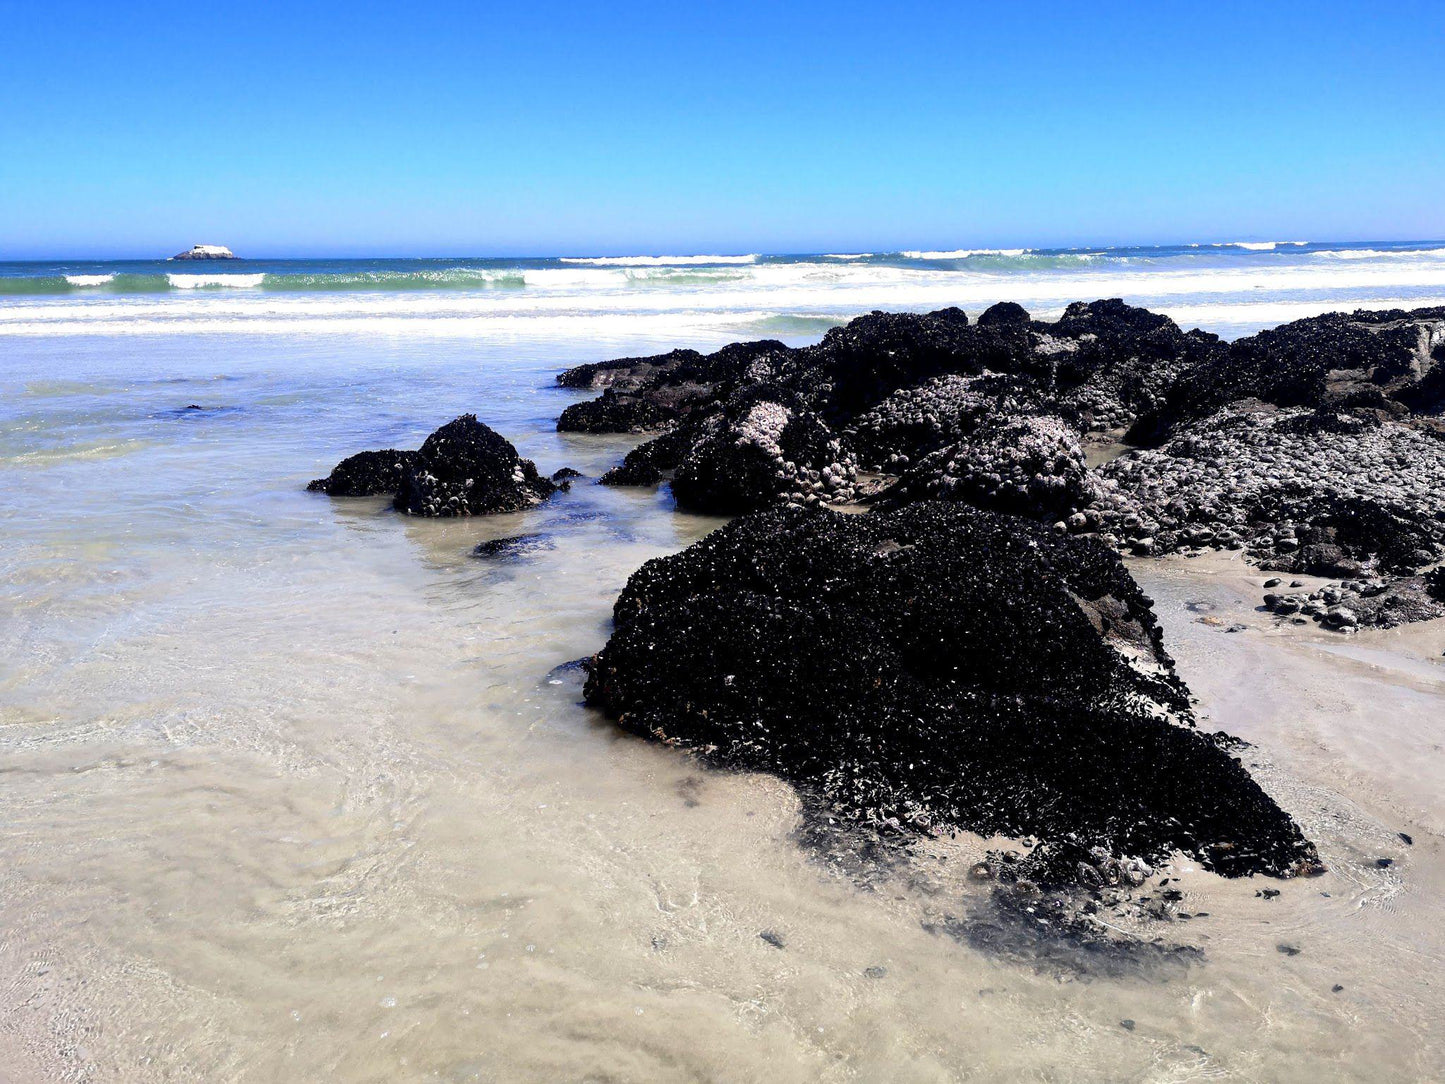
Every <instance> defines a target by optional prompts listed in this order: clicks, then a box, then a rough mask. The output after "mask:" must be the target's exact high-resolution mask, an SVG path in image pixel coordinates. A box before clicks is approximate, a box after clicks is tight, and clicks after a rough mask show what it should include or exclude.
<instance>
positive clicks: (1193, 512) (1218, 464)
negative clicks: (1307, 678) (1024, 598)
mask: <svg viewBox="0 0 1445 1084" xmlns="http://www.w3.org/2000/svg"><path fill="white" fill-rule="evenodd" d="M1098 474H1099V483H1100V486H1101V490H1100V495H1099V498H1098V500H1097V502H1096V504H1095V514H1096V517H1097V519H1096V523H1097V526H1098V528H1099V529H1101V530H1102V531H1104V532H1105V533H1106V534H1107V535H1109V536H1110V539H1109V540H1110V541H1114V542H1117V543H1121V544H1126V545H1129V546H1130V547H1131V548H1132V549H1133V550H1134V551H1135V552H1138V553H1144V554H1151V553H1171V552H1175V551H1178V550H1181V549H1188V548H1202V547H1230V548H1234V549H1240V548H1243V549H1245V550H1246V551H1247V553H1248V555H1249V556H1250V557H1251V558H1252V559H1253V560H1254V561H1255V562H1256V563H1258V564H1260V565H1261V566H1262V567H1265V568H1273V569H1281V570H1285V571H1290V572H1297V573H1300V572H1309V573H1315V574H1319V575H1325V576H1350V577H1360V576H1363V575H1365V574H1366V573H1367V572H1373V571H1380V572H1384V573H1388V574H1396V575H1401V574H1409V573H1413V572H1414V571H1416V570H1417V569H1419V568H1421V567H1423V566H1425V565H1428V564H1431V563H1432V562H1434V561H1437V560H1439V559H1440V557H1441V556H1445V484H1442V482H1441V479H1442V478H1445V437H1442V436H1440V435H1438V434H1435V433H1433V432H1431V431H1429V430H1424V429H1420V428H1417V427H1414V426H1410V425H1406V424H1402V423H1400V422H1396V421H1393V420H1383V421H1382V420H1381V419H1380V418H1379V417H1378V416H1376V415H1375V414H1373V413H1369V412H1365V413H1360V412H1354V411H1335V410H1327V409H1325V410H1305V409H1288V410H1281V409H1279V408H1276V407H1274V406H1272V405H1269V404H1264V403H1253V404H1238V405H1236V406H1235V407H1233V408H1230V409H1226V410H1222V411H1220V412H1218V413H1217V414H1215V415H1213V416H1212V417H1210V418H1208V419H1206V420H1205V421H1202V422H1198V423H1195V424H1193V425H1190V426H1186V427H1184V428H1183V429H1181V430H1180V432H1179V433H1178V435H1177V436H1175V437H1174V438H1173V439H1171V440H1169V441H1168V442H1167V443H1165V444H1164V445H1163V446H1162V447H1160V448H1158V449H1151V450H1141V451H1136V452H1131V453H1129V454H1127V455H1125V456H1122V457H1121V458H1119V459H1116V460H1115V461H1113V462H1112V463H1109V464H1108V465H1107V466H1105V467H1104V468H1102V470H1100V471H1099V472H1098ZM1091 518H1093V517H1091ZM1091 525H1092V524H1091Z"/></svg>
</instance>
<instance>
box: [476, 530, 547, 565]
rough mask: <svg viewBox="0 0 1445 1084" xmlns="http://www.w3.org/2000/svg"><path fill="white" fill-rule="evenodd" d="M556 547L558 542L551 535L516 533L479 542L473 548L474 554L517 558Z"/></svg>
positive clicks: (503, 558) (507, 558)
mask: <svg viewBox="0 0 1445 1084" xmlns="http://www.w3.org/2000/svg"><path fill="white" fill-rule="evenodd" d="M556 548H557V543H556V542H555V541H554V540H553V538H552V536H551V535H547V534H516V535H510V536H508V537H506V538H491V539H488V540H487V541H485V542H478V543H477V545H476V547H475V548H474V549H473V550H472V556H473V557H489V558H493V559H500V560H516V559H519V558H522V557H529V556H531V555H532V554H535V553H543V552H546V551H547V550H554V549H556Z"/></svg>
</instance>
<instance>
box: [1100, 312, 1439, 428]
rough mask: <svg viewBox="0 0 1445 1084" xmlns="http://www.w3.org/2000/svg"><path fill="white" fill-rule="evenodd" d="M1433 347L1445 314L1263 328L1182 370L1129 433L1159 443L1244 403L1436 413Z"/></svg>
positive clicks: (1358, 315)
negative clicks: (1181, 428) (1184, 426)
mask: <svg viewBox="0 0 1445 1084" xmlns="http://www.w3.org/2000/svg"><path fill="white" fill-rule="evenodd" d="M1432 341H1445V309H1442V308H1434V309H1417V310H1415V311H1413V312H1404V311H1401V310H1392V311H1388V312H1364V311H1361V312H1355V313H1338V312H1336V313H1328V314H1326V315H1324V316H1314V317H1310V318H1309V319H1306V320H1296V321H1295V322H1294V323H1291V324H1285V325H1283V326H1281V327H1277V328H1274V329H1272V330H1269V331H1261V332H1260V333H1259V334H1257V335H1250V336H1248V337H1247V338H1243V339H1239V340H1237V341H1236V342H1234V343H1232V344H1231V345H1230V346H1229V348H1228V349H1227V350H1224V351H1221V352H1219V353H1217V354H1216V355H1214V356H1212V357H1210V358H1208V359H1206V360H1204V361H1203V362H1201V363H1200V364H1198V365H1194V366H1191V367H1190V368H1188V369H1186V370H1185V371H1184V372H1183V373H1181V374H1180V375H1179V376H1178V378H1177V379H1176V380H1175V381H1174V382H1173V383H1172V384H1171V386H1170V387H1169V388H1168V389H1167V390H1166V391H1165V393H1164V395H1163V396H1162V398H1161V401H1160V403H1159V404H1158V406H1157V407H1156V408H1155V409H1153V410H1152V411H1149V412H1147V413H1146V414H1144V415H1143V416H1142V417H1140V419H1139V420H1138V422H1137V423H1136V424H1135V426H1134V428H1133V429H1132V430H1131V432H1130V434H1129V437H1130V440H1131V441H1134V442H1136V443H1143V444H1157V443H1160V442H1162V441H1163V440H1164V439H1166V438H1167V437H1168V436H1170V435H1171V433H1172V432H1173V431H1174V430H1175V429H1176V428H1177V427H1178V426H1180V425H1182V424H1184V423H1186V422H1189V421H1192V420H1197V419H1200V418H1203V417H1206V416H1207V415H1209V414H1212V413H1213V412H1214V411H1216V410H1219V409H1220V408H1222V407H1224V406H1227V405H1229V404H1230V403H1233V402H1236V401H1238V400H1241V399H1260V400H1263V401H1265V402H1268V403H1273V404H1275V405H1277V406H1286V407H1290V406H1307V407H1321V406H1334V407H1351V406H1366V407H1370V406H1374V407H1388V406H1389V404H1391V403H1396V404H1398V405H1399V409H1402V410H1404V409H1416V410H1419V411H1421V412H1429V411H1431V410H1438V409H1439V403H1438V401H1437V398H1438V397H1437V393H1436V385H1437V384H1442V383H1445V377H1442V374H1441V372H1440V369H1439V367H1438V359H1437V358H1435V357H1434V354H1433V352H1432V351H1431V349H1430V345H1429V344H1430V343H1431V342H1432Z"/></svg>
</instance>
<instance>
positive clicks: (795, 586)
mask: <svg viewBox="0 0 1445 1084" xmlns="http://www.w3.org/2000/svg"><path fill="white" fill-rule="evenodd" d="M615 622H616V629H615V632H614V633H613V635H612V638H611V639H610V640H609V641H608V644H607V646H606V647H605V648H604V649H603V651H602V652H601V653H600V654H599V655H598V656H597V658H596V660H595V662H594V664H593V668H592V672H591V674H590V676H589V678H588V682H587V686H586V697H587V700H588V702H589V703H591V704H593V705H595V706H598V707H601V708H603V709H604V710H605V711H607V712H608V713H609V714H610V715H612V716H613V717H615V718H616V719H617V720H618V721H619V722H620V723H621V724H622V725H623V726H624V727H626V728H627V729H629V730H632V731H634V732H636V733H638V734H641V735H644V736H647V737H650V738H653V739H655V740H660V741H665V742H668V743H671V744H676V745H681V746H685V747H687V748H690V749H692V750H694V751H696V752H697V753H699V754H700V755H702V756H703V757H704V758H705V759H707V760H709V761H711V762H714V763H718V764H726V765H733V766H738V767H745V768H752V769H762V770H768V771H773V772H776V773H778V774H779V775H782V776H784V777H785V778H788V779H790V780H793V781H794V782H795V783H797V784H799V785H800V786H801V787H802V788H804V789H806V790H807V791H809V792H810V793H812V794H813V795H815V796H816V798H817V799H818V800H821V801H824V802H826V803H827V804H828V805H829V806H830V807H831V808H834V809H836V810H837V811H838V812H839V815H841V816H843V817H845V818H848V819H850V820H853V821H856V822H859V823H867V824H871V825H876V826H882V827H883V828H885V829H890V830H895V831H897V832H899V833H903V834H907V833H910V832H924V831H929V830H942V829H946V828H949V827H964V828H968V829H971V830H974V831H978V832H981V833H985V834H987V833H995V832H997V833H1002V834H1006V835H1012V836H1020V835H1025V834H1030V835H1036V836H1039V837H1041V838H1044V839H1055V840H1068V841H1070V842H1072V843H1076V844H1078V845H1081V846H1087V847H1098V848H1101V849H1102V850H1103V851H1104V852H1106V853H1107V854H1109V855H1113V856H1116V857H1123V856H1134V857H1138V858H1140V859H1141V860H1150V859H1151V858H1153V857H1157V856H1163V855H1164V854H1166V853H1168V852H1170V851H1172V850H1175V849H1178V850H1181V851H1183V852H1185V853H1187V854H1190V855H1193V856H1195V857H1197V858H1198V860H1199V861H1201V862H1202V863H1204V864H1205V865H1206V866H1208V867H1209V868H1212V869H1215V870H1217V871H1219V872H1221V873H1225V874H1246V873H1255V872H1263V873H1272V874H1276V875H1287V874H1289V873H1291V872H1292V871H1296V870H1300V869H1304V868H1308V867H1311V866H1312V865H1313V864H1314V862H1315V857H1314V851H1313V847H1312V846H1311V845H1310V844H1309V843H1307V842H1306V841H1305V840H1304V838H1303V837H1302V835H1301V834H1300V832H1299V829H1298V828H1297V827H1296V826H1295V825H1294V823H1293V822H1292V821H1291V820H1290V819H1289V817H1288V816H1287V815H1286V814H1285V813H1283V812H1282V811H1281V810H1280V809H1279V808H1278V807H1277V806H1276V805H1275V804H1274V803H1273V802H1272V801H1271V800H1270V799H1269V798H1268V797H1267V796H1266V795H1265V794H1264V792H1263V791H1262V790H1260V788H1259V787H1258V785H1257V784H1256V783H1255V782H1254V781H1253V780H1252V779H1251V778H1250V776H1249V775H1248V773H1247V772H1246V771H1245V770H1244V768H1243V767H1242V766H1241V765H1240V764H1239V763H1238V761H1237V760H1236V759H1234V757H1233V756H1231V755H1230V753H1229V752H1228V751H1227V749H1226V748H1224V747H1222V745H1221V741H1220V740H1219V739H1217V738H1215V737H1211V736H1208V735H1204V734H1201V733H1199V732H1197V731H1196V730H1194V729H1193V728H1192V726H1191V721H1190V715H1189V707H1188V693H1187V689H1186V688H1185V687H1184V685H1183V683H1182V682H1181V681H1180V680H1179V678H1178V677H1177V675H1176V674H1175V673H1174V672H1173V665H1172V662H1171V661H1170V660H1169V657H1168V655H1167V654H1166V653H1165V652H1164V649H1163V646H1162V640H1161V637H1160V634H1159V630H1158V627H1157V624H1156V622H1155V619H1154V615H1153V613H1152V611H1151V609H1150V603H1149V601H1148V600H1147V599H1146V598H1145V597H1144V596H1143V594H1142V593H1141V592H1140V591H1139V589H1138V587H1137V585H1136V584H1135V583H1134V582H1133V580H1132V579H1131V578H1130V577H1129V575H1128V573H1127V572H1126V571H1125V570H1124V568H1123V566H1122V565H1121V564H1120V562H1119V560H1118V558H1117V557H1116V556H1115V555H1114V554H1113V553H1111V552H1110V551H1109V550H1107V549H1106V548H1105V547H1103V546H1102V545H1100V544H1098V543H1097V542H1096V541H1093V540H1089V539H1079V538H1072V537H1069V536H1067V535H1065V534H1063V533H1061V532H1057V531H1053V530H1051V529H1049V528H1048V527H1045V526H1043V525H1040V524H1035V523H1032V522H1029V521H1027V520H1023V519H1019V518H1015V517H1004V516H996V515H993V514H990V513H985V512H981V511H978V510H975V509H973V508H970V507H968V506H965V505H960V504H945V503H941V502H922V503H917V504H911V505H908V506H906V507H904V508H901V509H899V510H897V511H891V512H883V511H878V512H873V513H870V514H868V515H863V516H847V515H839V514H837V513H833V512H830V511H827V510H822V509H818V510H805V509H799V508H792V507H785V508H778V509H772V510H769V511H765V512H760V513H756V514H753V515H749V516H745V517H743V518H741V519H738V520H735V521H734V522H733V523H731V524H729V525H728V526H726V527H724V528H721V529H720V530H718V531H716V532H714V533H713V534H712V535H710V536H708V537H707V538H705V539H704V540H702V541H701V542H699V543H696V544H695V545H693V546H692V547H690V548H689V549H687V550H685V551H683V552H682V553H679V554H676V555H674V556H671V557H665V558H659V559H657V560H654V561H651V562H649V563H648V564H646V565H644V566H643V567H642V568H641V569H640V570H639V571H638V572H637V573H635V574H634V575H633V577H632V578H631V579H630V580H629V582H628V585H627V588H626V589H625V590H624V592H623V594H622V595H621V597H620V598H619V599H618V602H617V605H616V608H615ZM662 645H666V650H661V649H660V648H661V646H662Z"/></svg>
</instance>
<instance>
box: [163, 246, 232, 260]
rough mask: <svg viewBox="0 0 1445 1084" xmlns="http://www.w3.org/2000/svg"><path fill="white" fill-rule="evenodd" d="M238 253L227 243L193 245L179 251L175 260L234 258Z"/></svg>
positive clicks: (174, 257)
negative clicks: (227, 245)
mask: <svg viewBox="0 0 1445 1084" xmlns="http://www.w3.org/2000/svg"><path fill="white" fill-rule="evenodd" d="M235 258H236V254H235V253H234V252H232V251H231V250H230V249H229V248H227V247H226V246H225V245H192V246H191V247H190V248H188V249H187V250H186V251H185V252H177V253H176V254H175V255H174V256H172V257H171V259H173V260H234V259H235Z"/></svg>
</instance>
